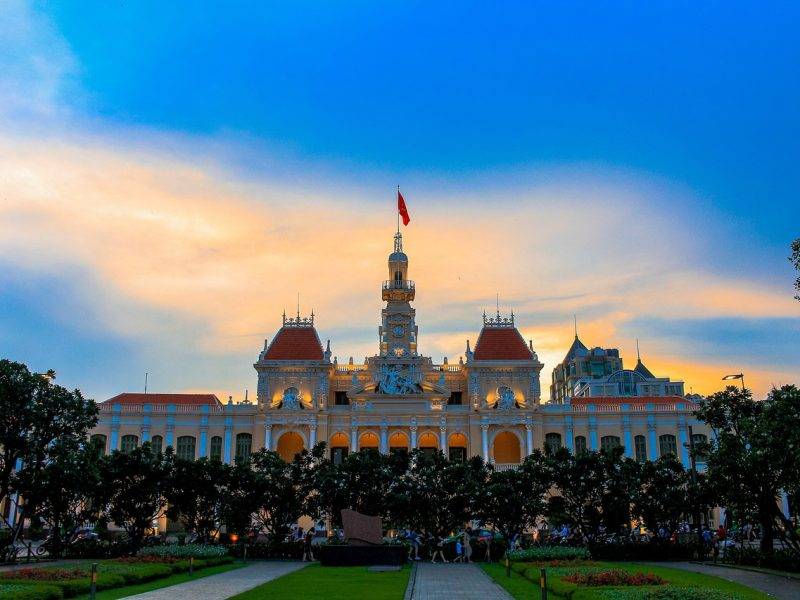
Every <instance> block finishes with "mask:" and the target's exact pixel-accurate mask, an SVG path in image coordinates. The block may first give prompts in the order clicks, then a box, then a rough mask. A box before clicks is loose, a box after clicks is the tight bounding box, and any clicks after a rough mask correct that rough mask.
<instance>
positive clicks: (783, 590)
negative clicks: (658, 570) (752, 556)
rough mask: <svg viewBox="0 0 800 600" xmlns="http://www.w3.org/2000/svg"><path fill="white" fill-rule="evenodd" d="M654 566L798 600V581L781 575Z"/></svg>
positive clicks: (680, 565)
mask: <svg viewBox="0 0 800 600" xmlns="http://www.w3.org/2000/svg"><path fill="white" fill-rule="evenodd" d="M651 564H653V565H655V566H660V567H670V568H673V569H683V570H684V571H692V572H694V573H703V574H704V575H716V576H717V577H719V578H720V579H727V580H728V581H735V582H736V583H741V584H742V585H746V586H747V587H751V588H753V589H754V590H758V591H760V592H764V593H765V594H769V595H770V596H773V597H775V598H781V599H784V598H785V599H786V600H797V598H800V581H798V580H796V579H789V578H788V577H782V576H781V575H772V574H770V573H758V572H755V571H744V570H742V569H733V568H730V567H719V566H715V565H710V564H702V565H701V564H696V563H689V562H663V563H651Z"/></svg>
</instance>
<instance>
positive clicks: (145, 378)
mask: <svg viewBox="0 0 800 600" xmlns="http://www.w3.org/2000/svg"><path fill="white" fill-rule="evenodd" d="M147 375H148V373H147V372H145V374H144V393H145V394H146V393H147Z"/></svg>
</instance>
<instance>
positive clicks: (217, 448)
mask: <svg viewBox="0 0 800 600" xmlns="http://www.w3.org/2000/svg"><path fill="white" fill-rule="evenodd" d="M210 456H211V458H216V459H217V460H222V438H221V437H220V436H218V435H215V436H214V437H212V438H211V453H210Z"/></svg>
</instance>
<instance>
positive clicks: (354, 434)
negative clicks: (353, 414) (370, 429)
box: [350, 426, 358, 452]
mask: <svg viewBox="0 0 800 600" xmlns="http://www.w3.org/2000/svg"><path fill="white" fill-rule="evenodd" d="M357 450H358V427H355V426H354V427H351V428H350V452H356V451H357Z"/></svg>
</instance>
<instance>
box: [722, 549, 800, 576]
mask: <svg viewBox="0 0 800 600" xmlns="http://www.w3.org/2000/svg"><path fill="white" fill-rule="evenodd" d="M723 560H724V561H725V562H726V563H731V564H735V565H746V566H750V567H761V568H764V569H777V570H779V571H790V572H792V573H800V554H798V553H797V552H794V551H792V550H788V549H780V550H775V551H774V552H773V553H772V554H765V553H764V552H762V551H761V549H760V548H751V547H739V546H731V547H729V548H726V549H725V556H724V559H723Z"/></svg>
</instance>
